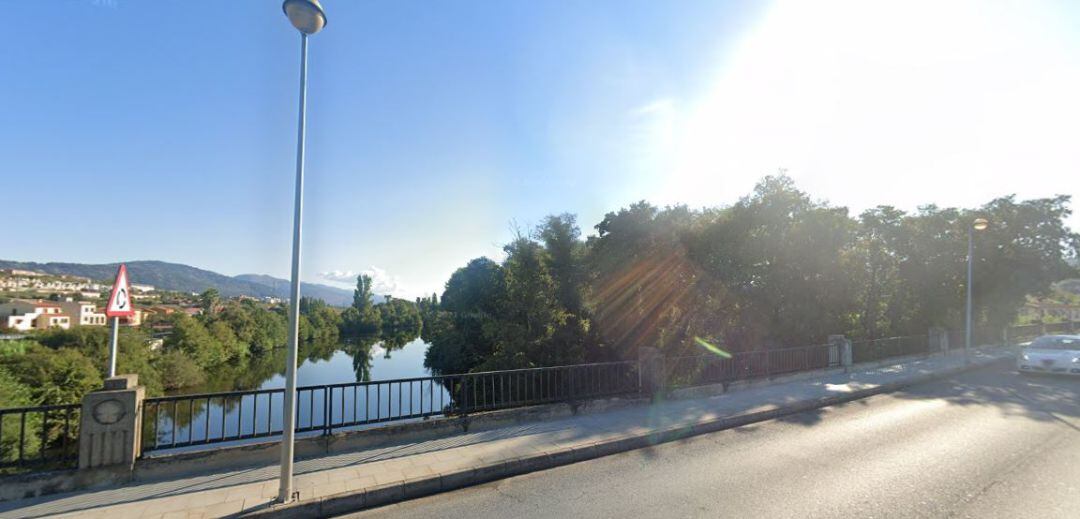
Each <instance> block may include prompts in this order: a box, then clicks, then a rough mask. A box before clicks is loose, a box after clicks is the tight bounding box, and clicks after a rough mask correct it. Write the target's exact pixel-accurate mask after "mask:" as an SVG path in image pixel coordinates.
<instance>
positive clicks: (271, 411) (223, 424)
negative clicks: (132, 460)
mask: <svg viewBox="0 0 1080 519" xmlns="http://www.w3.org/2000/svg"><path fill="white" fill-rule="evenodd" d="M638 390H639V384H638V378H637V363H636V362H607V363H595V364H578V365H571V366H556V367H546V368H528V369H518V370H508V371H492V372H484V373H468V374H463V375H445V376H432V377H416V378H404V379H391V380H379V381H368V382H351V383H344V384H328V385H321V386H304V387H300V388H297V406H296V418H297V419H296V431H297V432H298V433H305V432H313V431H319V432H321V433H323V434H330V433H331V432H333V431H335V430H340V429H348V428H358V427H363V426H367V425H371V424H377V423H383V422H390V421H402V420H412V419H422V418H428V417H432V416H448V415H461V414H468V413H475V412H480V411H491V410H495V409H505V408H511V407H521V406H527V405H536V404H544V403H553V402H566V401H575V400H584V399H590V398H599V397H604V396H615V395H625V394H631V393H636V392H637V391H638ZM284 395H285V392H284V389H266V390H258V391H235V392H223V393H203V394H196V395H179V396H167V397H158V398H148V399H146V400H145V401H144V402H143V437H142V439H143V441H142V452H143V453H147V452H153V451H159V450H165V449H177V448H183V447H190V446H195V445H206V444H212V443H221V442H229V441H238V440H250V439H254V438H263V437H269V436H274V435H277V434H281V431H282V421H283V420H282V413H283V407H284V403H283V401H284Z"/></svg>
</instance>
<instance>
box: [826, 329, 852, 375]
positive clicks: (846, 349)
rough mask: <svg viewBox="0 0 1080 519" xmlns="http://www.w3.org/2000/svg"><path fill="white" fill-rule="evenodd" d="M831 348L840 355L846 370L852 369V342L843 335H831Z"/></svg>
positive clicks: (841, 363)
mask: <svg viewBox="0 0 1080 519" xmlns="http://www.w3.org/2000/svg"><path fill="white" fill-rule="evenodd" d="M829 346H830V348H836V349H837V351H838V352H839V354H840V365H841V366H843V367H845V368H850V367H851V365H852V364H853V362H852V361H853V355H852V351H851V341H850V340H848V338H847V337H844V336H843V335H830V336H829Z"/></svg>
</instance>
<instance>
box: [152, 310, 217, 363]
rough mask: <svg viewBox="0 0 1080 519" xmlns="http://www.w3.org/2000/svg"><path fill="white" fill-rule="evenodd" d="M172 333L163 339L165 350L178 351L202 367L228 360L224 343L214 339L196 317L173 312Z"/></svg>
mask: <svg viewBox="0 0 1080 519" xmlns="http://www.w3.org/2000/svg"><path fill="white" fill-rule="evenodd" d="M172 325H173V329H172V333H170V334H169V337H168V338H167V339H166V340H165V351H166V352H170V351H179V352H181V353H183V354H184V355H185V356H186V357H187V358H189V359H191V360H192V361H194V362H195V364H196V365H197V366H199V367H200V368H203V369H207V368H211V367H213V366H216V365H218V364H221V363H223V362H225V361H227V360H229V355H228V352H227V351H226V349H225V345H223V344H222V343H221V342H219V341H217V340H214V337H212V336H211V335H210V332H209V331H207V329H206V327H205V326H203V324H202V322H201V321H199V320H198V319H194V318H192V317H190V316H188V315H187V314H184V313H180V312H177V313H176V314H173V320H172Z"/></svg>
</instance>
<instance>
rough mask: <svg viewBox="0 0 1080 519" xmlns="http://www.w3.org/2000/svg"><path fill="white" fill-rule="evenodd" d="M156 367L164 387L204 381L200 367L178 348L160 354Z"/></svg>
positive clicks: (175, 387)
mask: <svg viewBox="0 0 1080 519" xmlns="http://www.w3.org/2000/svg"><path fill="white" fill-rule="evenodd" d="M157 369H158V371H160V372H161V375H162V377H163V378H164V381H165V382H164V385H165V389H169V390H173V389H180V388H184V387H190V386H197V385H200V384H202V383H204V382H206V376H205V375H204V372H203V370H202V368H200V367H199V365H198V364H196V363H195V361H194V360H191V358H190V357H188V356H187V355H185V354H184V353H183V352H182V351H180V350H172V351H167V352H165V353H164V354H162V355H161V358H160V359H158V363H157Z"/></svg>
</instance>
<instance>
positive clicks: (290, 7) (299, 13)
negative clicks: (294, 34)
mask: <svg viewBox="0 0 1080 519" xmlns="http://www.w3.org/2000/svg"><path fill="white" fill-rule="evenodd" d="M281 9H282V10H283V11H285V16H288V17H289V22H290V23H292V26H293V27H296V30H298V31H300V32H302V33H304V34H308V35H310V34H315V33H317V32H319V31H321V30H322V28H323V27H325V26H326V12H325V11H323V8H322V6H321V5H319V0H285V2H284V3H282V4H281Z"/></svg>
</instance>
